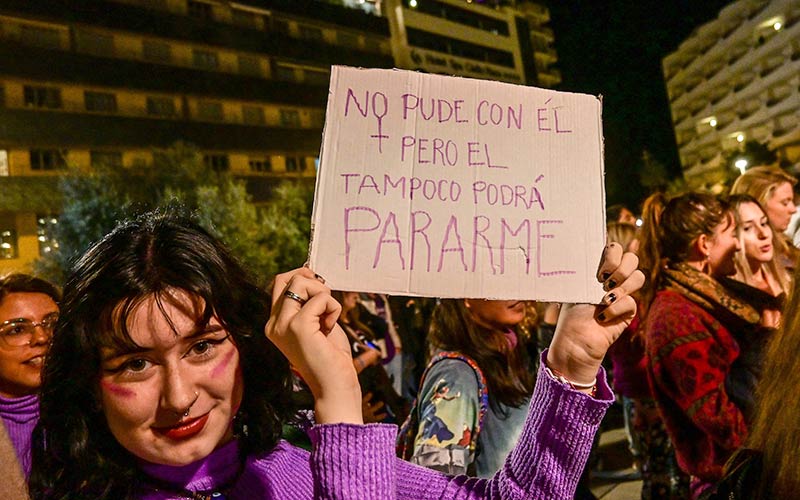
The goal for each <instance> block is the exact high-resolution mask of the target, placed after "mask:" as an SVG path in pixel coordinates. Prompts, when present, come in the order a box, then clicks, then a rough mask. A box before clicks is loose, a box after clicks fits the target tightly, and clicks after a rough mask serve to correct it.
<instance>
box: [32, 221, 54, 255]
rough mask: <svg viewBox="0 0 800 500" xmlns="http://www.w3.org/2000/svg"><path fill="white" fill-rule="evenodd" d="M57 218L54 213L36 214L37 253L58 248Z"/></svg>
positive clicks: (42, 253)
mask: <svg viewBox="0 0 800 500" xmlns="http://www.w3.org/2000/svg"><path fill="white" fill-rule="evenodd" d="M57 230H58V218H57V217H56V216H54V215H37V216H36V236H37V239H38V240H39V255H45V254H48V253H50V252H52V251H53V250H57V249H58V240H57V239H56V238H57V237H56V235H57Z"/></svg>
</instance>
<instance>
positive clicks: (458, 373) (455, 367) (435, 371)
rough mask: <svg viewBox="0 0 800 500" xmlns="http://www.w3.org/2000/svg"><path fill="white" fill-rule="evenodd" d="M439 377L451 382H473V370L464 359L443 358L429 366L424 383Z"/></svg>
mask: <svg viewBox="0 0 800 500" xmlns="http://www.w3.org/2000/svg"><path fill="white" fill-rule="evenodd" d="M476 366H477V365H476ZM441 377H446V378H448V379H450V380H453V381H475V369H473V367H472V366H470V364H469V362H468V361H466V360H464V359H461V358H456V357H453V358H444V359H441V360H439V361H437V362H436V363H434V364H433V366H431V368H430V370H428V376H427V377H426V381H427V380H432V379H436V378H441ZM475 383H476V384H477V382H475Z"/></svg>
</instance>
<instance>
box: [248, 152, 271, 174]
mask: <svg viewBox="0 0 800 500" xmlns="http://www.w3.org/2000/svg"><path fill="white" fill-rule="evenodd" d="M247 164H248V165H250V171H251V172H272V162H271V161H270V158H269V156H266V157H264V158H250V160H249V161H248V162H247Z"/></svg>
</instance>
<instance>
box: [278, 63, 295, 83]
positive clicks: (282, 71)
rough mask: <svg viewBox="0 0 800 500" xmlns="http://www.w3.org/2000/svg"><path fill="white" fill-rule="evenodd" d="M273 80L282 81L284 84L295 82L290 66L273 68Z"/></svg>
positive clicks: (280, 65)
mask: <svg viewBox="0 0 800 500" xmlns="http://www.w3.org/2000/svg"><path fill="white" fill-rule="evenodd" d="M275 79H276V80H283V81H285V82H293V81H295V79H296V77H295V75H294V68H293V67H291V66H284V65H283V64H278V65H276V66H275Z"/></svg>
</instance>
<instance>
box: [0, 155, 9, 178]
mask: <svg viewBox="0 0 800 500" xmlns="http://www.w3.org/2000/svg"><path fill="white" fill-rule="evenodd" d="M9 173H10V172H9V171H8V150H7V149H0V177H8V175H9Z"/></svg>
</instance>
